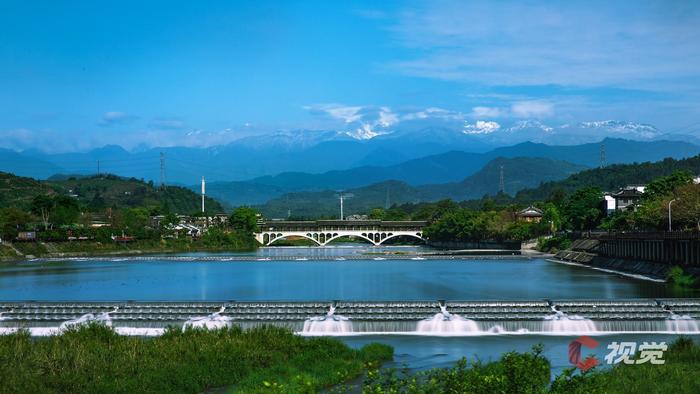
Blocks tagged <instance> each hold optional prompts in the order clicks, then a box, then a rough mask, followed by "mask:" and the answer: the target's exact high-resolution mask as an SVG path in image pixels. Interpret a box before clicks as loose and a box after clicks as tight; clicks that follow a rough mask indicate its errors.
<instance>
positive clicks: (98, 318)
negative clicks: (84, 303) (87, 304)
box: [58, 307, 119, 331]
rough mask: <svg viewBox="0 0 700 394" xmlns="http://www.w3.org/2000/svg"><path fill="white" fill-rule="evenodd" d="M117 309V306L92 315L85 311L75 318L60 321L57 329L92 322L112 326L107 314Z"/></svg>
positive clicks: (66, 328)
mask: <svg viewBox="0 0 700 394" xmlns="http://www.w3.org/2000/svg"><path fill="white" fill-rule="evenodd" d="M117 309H119V308H118V307H117V308H114V310H112V311H110V312H103V313H100V314H98V315H94V314H92V313H86V314H84V315H82V316H80V317H79V318H77V319H73V320H68V321H64V322H63V323H61V325H60V326H58V329H59V330H60V331H65V330H69V329H72V328H78V327H80V326H85V325H88V324H93V323H97V324H102V325H105V326H107V327H112V318H111V317H110V316H109V314H110V313H114V312H116V311H117Z"/></svg>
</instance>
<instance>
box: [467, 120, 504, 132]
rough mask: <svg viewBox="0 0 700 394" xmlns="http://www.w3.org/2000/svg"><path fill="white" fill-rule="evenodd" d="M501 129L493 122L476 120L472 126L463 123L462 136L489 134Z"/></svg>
mask: <svg viewBox="0 0 700 394" xmlns="http://www.w3.org/2000/svg"><path fill="white" fill-rule="evenodd" d="M500 128H501V125H500V124H498V123H496V122H493V121H485V120H477V121H476V123H474V124H469V123H466V122H465V123H464V130H463V132H464V134H490V133H493V132H494V131H497V130H498V129H500Z"/></svg>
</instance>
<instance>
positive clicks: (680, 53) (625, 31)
mask: <svg viewBox="0 0 700 394" xmlns="http://www.w3.org/2000/svg"><path fill="white" fill-rule="evenodd" d="M412 4H413V3H412ZM406 8H409V7H406ZM410 8H411V9H410V10H409V9H407V10H404V11H403V12H400V13H398V17H397V19H396V20H397V23H396V24H394V25H393V26H390V27H389V29H390V31H392V32H393V33H394V34H395V38H396V39H397V41H398V42H399V43H400V44H402V45H403V46H404V47H406V48H409V51H407V53H409V54H413V56H411V57H404V58H401V59H397V60H396V61H395V62H393V63H391V64H390V67H391V68H394V69H396V70H399V71H400V72H402V73H404V74H406V75H411V76H419V77H427V78H435V79H442V80H459V81H466V82H474V83H479V84H482V85H487V86H523V85H549V84H555V85H563V86H583V87H592V86H611V85H612V86H616V87H620V86H625V87H634V88H649V87H653V88H663V89H665V90H666V91H670V90H671V89H674V91H676V90H677V89H675V87H677V86H678V84H679V82H685V86H683V87H681V88H682V89H686V90H690V89H692V90H694V91H697V90H698V87H697V84H692V83H687V82H688V81H691V80H694V79H697V78H698V77H700V29H698V28H697V26H698V25H699V24H700V4H698V3H694V2H679V3H673V4H669V3H667V2H661V1H651V2H623V3H618V2H609V3H604V4H603V3H601V4H598V5H597V6H596V7H591V6H590V5H589V4H588V3H585V2H578V3H572V2H555V3H553V4H550V3H546V4H544V3H530V2H527V3H515V2H489V1H483V2H479V1H470V2H464V1H437V2H424V3H419V4H418V5H417V6H412V7H410Z"/></svg>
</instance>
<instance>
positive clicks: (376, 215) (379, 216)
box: [368, 208, 384, 220]
mask: <svg viewBox="0 0 700 394" xmlns="http://www.w3.org/2000/svg"><path fill="white" fill-rule="evenodd" d="M368 217H369V218H370V219H373V220H383V219H384V209H383V208H374V209H372V210H371V211H370V213H369V215H368Z"/></svg>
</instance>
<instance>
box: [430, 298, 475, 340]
mask: <svg viewBox="0 0 700 394" xmlns="http://www.w3.org/2000/svg"><path fill="white" fill-rule="evenodd" d="M416 331H417V332H421V333H425V332H431V333H478V332H481V329H480V328H479V325H478V324H477V323H476V322H475V321H474V320H469V319H465V318H463V317H462V316H460V315H455V314H452V313H450V312H448V311H447V307H446V306H444V305H440V313H436V314H435V316H433V317H431V318H429V319H425V320H421V321H419V322H418V325H417V326H416Z"/></svg>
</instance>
